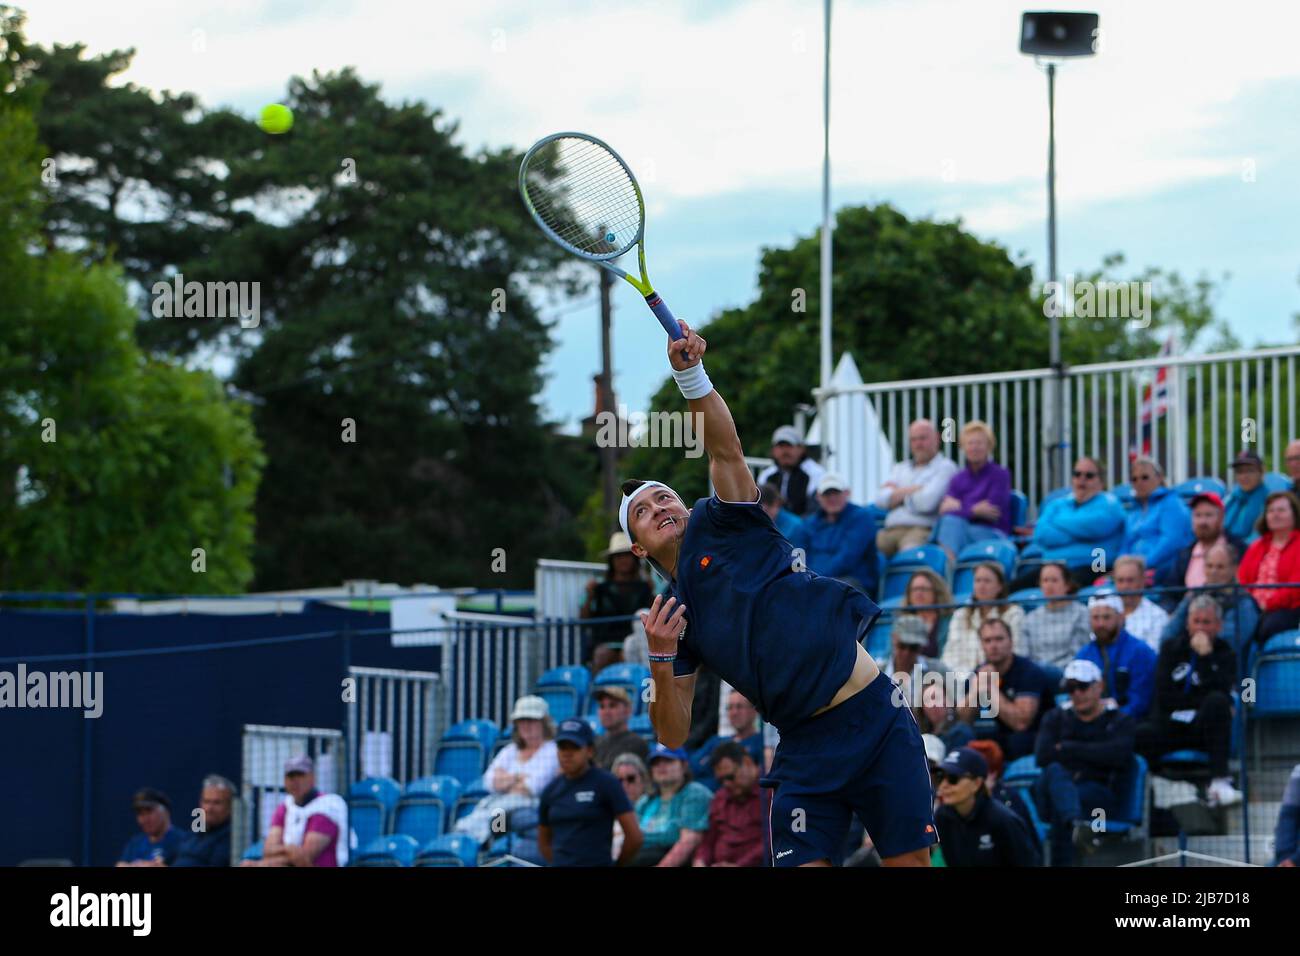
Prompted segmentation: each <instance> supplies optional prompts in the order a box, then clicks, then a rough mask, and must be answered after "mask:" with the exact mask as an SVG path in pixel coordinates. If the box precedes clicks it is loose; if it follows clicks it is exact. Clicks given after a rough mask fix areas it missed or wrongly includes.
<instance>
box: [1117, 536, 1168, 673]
mask: <svg viewBox="0 0 1300 956" xmlns="http://www.w3.org/2000/svg"><path fill="white" fill-rule="evenodd" d="M1146 570H1147V569H1146V563H1145V562H1144V561H1143V560H1142V556H1141V555H1137V554H1125V555H1121V556H1120V557H1118V558H1116V559H1115V564H1114V566H1113V567H1112V568H1111V575H1110V576H1111V583H1113V584H1114V585H1115V591H1116V593H1117V594H1119V598H1120V602H1121V603H1122V604H1123V605H1124V629H1125V630H1126V631H1128V632H1129V633H1130V634H1132V635H1133V636H1134V637H1136V638H1137V639H1138V640H1140V641H1142V643H1144V644H1145V645H1146V646H1147V647H1149V648H1151V650H1153V651H1158V650H1160V633H1161V631H1163V630H1164V629H1165V625H1166V624H1168V623H1169V614H1168V612H1166V611H1165V609H1164V608H1162V607H1161V606H1160V605H1158V604H1156V603H1155V602H1154V601H1152V600H1151V599H1150V598H1148V597H1146V596H1145V595H1144V594H1143V593H1142V588H1143V586H1144V585H1145V583H1146Z"/></svg>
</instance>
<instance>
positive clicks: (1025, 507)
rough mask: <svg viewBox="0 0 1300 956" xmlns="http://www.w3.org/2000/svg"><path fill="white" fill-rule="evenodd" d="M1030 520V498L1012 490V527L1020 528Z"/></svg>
mask: <svg viewBox="0 0 1300 956" xmlns="http://www.w3.org/2000/svg"><path fill="white" fill-rule="evenodd" d="M1028 520H1029V496H1028V495H1027V494H1025V493H1024V492H1023V491H1016V490H1015V489H1014V488H1013V489H1011V527H1013V528H1020V527H1023V526H1024V523H1025V522H1026V521H1028Z"/></svg>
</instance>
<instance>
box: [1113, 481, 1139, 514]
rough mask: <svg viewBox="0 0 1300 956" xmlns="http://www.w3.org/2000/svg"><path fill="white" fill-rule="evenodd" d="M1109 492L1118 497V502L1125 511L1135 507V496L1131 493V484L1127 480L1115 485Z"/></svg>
mask: <svg viewBox="0 0 1300 956" xmlns="http://www.w3.org/2000/svg"><path fill="white" fill-rule="evenodd" d="M1110 493H1111V494H1112V495H1114V496H1115V497H1116V498H1118V499H1119V503H1120V504H1121V505H1123V506H1124V510H1125V511H1132V510H1133V509H1134V508H1136V507H1137V496H1136V495H1134V494H1133V485H1132V484H1130V483H1129V482H1125V483H1124V484H1122V485H1116V486H1115V487H1114V488H1112V489H1110Z"/></svg>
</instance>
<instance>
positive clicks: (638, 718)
mask: <svg viewBox="0 0 1300 956" xmlns="http://www.w3.org/2000/svg"><path fill="white" fill-rule="evenodd" d="M627 729H628V730H630V731H632V733H634V734H637V735H639V736H640V737H641V739H642V740H644V741H645V742H646V743H648V744H649V745H650V746H652V747H653V746H654V744H655V725H654V724H653V723H651V721H650V715H649V714H636V715H635V716H633V717H631V718H629V720H628V722H627Z"/></svg>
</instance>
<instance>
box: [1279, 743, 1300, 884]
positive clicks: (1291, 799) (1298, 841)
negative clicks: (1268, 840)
mask: <svg viewBox="0 0 1300 956" xmlns="http://www.w3.org/2000/svg"><path fill="white" fill-rule="evenodd" d="M1273 852H1274V859H1275V860H1276V861H1277V863H1276V865H1277V866H1286V867H1291V866H1300V764H1296V765H1295V767H1293V768H1292V770H1291V779H1290V780H1288V781H1287V783H1286V790H1285V791H1284V792H1283V793H1282V807H1281V809H1280V810H1278V814H1277V830H1276V831H1275V832H1274V834H1273Z"/></svg>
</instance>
